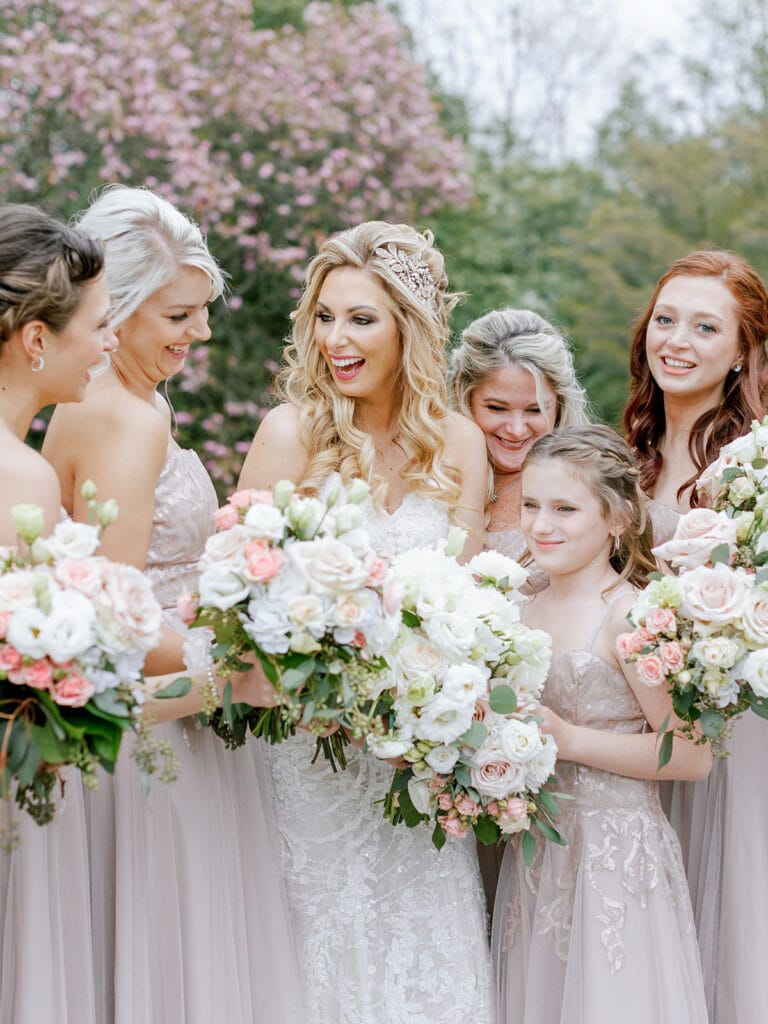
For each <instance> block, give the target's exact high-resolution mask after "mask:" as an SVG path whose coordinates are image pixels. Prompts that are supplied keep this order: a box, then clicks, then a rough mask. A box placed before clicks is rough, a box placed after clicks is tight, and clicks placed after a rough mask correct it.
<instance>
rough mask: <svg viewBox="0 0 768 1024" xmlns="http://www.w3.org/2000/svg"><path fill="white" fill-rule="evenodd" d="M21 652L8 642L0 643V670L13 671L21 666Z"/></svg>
mask: <svg viewBox="0 0 768 1024" xmlns="http://www.w3.org/2000/svg"><path fill="white" fill-rule="evenodd" d="M21 661H22V658H21V654H20V653H19V651H17V650H16V648H15V647H11V645H10V644H2V645H0V672H13V671H15V670H16V669H18V668H20V666H21Z"/></svg>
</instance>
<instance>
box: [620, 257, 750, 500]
mask: <svg viewBox="0 0 768 1024" xmlns="http://www.w3.org/2000/svg"><path fill="white" fill-rule="evenodd" d="M673 277H711V278H714V279H715V280H718V281H721V282H722V283H723V284H724V285H725V286H726V288H727V289H728V290H729V291H730V293H731V295H732V296H733V298H734V300H735V302H736V308H737V315H738V318H739V342H740V344H741V353H740V355H739V362H740V363H741V369H740V370H738V371H735V370H733V369H731V370H729V372H728V375H727V376H726V378H725V383H724V396H723V401H722V402H720V403H719V404H718V405H716V406H715V407H714V408H712V409H708V410H707V412H705V413H703V414H702V415H701V416H700V417H699V418H698V420H697V421H696V423H695V424H694V425H693V429H692V431H691V438H690V441H689V451H690V454H691V459H692V460H693V464H694V465H695V467H696V472H695V474H694V476H692V477H691V479H690V480H686V481H685V483H683V484H682V486H681V487H680V489H679V491H678V497H680V496H681V495H683V494H684V493H685V492H686V491H688V490H691V491H692V493H691V497H690V500H691V504H692V505H696V504H698V499H697V496H696V493H695V489H693V485H694V483H695V481H696V478H697V477H698V476H700V474H701V473H702V472H703V471H704V470H705V469H706V467H707V466H708V465H709V464H710V463H711V462H713V461H714V460H715V459H716V458H717V454H718V452H719V451H720V449H721V448H722V446H723V445H724V444H728V442H729V441H733V440H734V438H736V437H739V436H740V435H741V434H746V433H747V432H748V431H749V426H750V424H751V422H752V420H754V419H762V417H763V416H764V415H765V412H766V407H765V396H766V395H767V394H768V353H766V346H767V345H768V292H766V288H765V285H764V284H763V282H762V280H761V279H760V277H759V275H758V274H757V273H756V272H755V271H754V270H753V269H752V267H750V265H749V264H748V263H747V262H746V260H743V259H742V258H741V257H740V256H736V255H734V254H733V253H730V252H725V251H724V250H722V249H712V250H702V251H699V252H692V253H689V254H688V255H687V256H684V257H683V258H682V259H679V260H677V261H676V262H675V263H673V264H672V266H671V267H670V268H669V270H668V271H667V272H666V273H665V274H664V275H663V276H662V277H661V278H660V280H659V282H658V284H657V285H656V288H655V289H654V292H653V295H652V296H651V298H650V300H649V302H648V305H647V306H646V307H645V309H644V310H643V312H642V313H641V314H640V316H639V318H638V319H637V321H636V323H635V331H634V335H633V337H632V344H631V348H630V363H629V374H630V398H629V404H628V405H627V408H626V410H625V412H624V428H625V430H626V433H627V440H628V441H629V443H630V445H632V447H633V448H634V449H635V451H636V452H637V457H638V461H639V465H640V473H641V481H642V486H643V490H644V491H645V492H646V493H647V494H652V493H653V488H654V486H655V484H656V481H657V479H658V477H659V473H660V471H661V464H662V455H661V452H660V450H659V445H660V443H661V440H662V438H663V437H664V431H665V426H666V424H665V418H664V392H663V391H662V389H661V388H660V387H659V385H658V384H657V383H656V380H655V379H654V377H653V375H652V374H651V371H650V368H649V366H648V357H647V355H646V350H645V344H646V337H647V333H648V325H649V323H650V321H651V316H652V315H653V310H654V307H655V306H656V302H657V301H658V298H659V293H660V292H661V290H662V288H663V287H664V285H665V284H666V283H667V282H668V281H670V280H671V279H672V278H673Z"/></svg>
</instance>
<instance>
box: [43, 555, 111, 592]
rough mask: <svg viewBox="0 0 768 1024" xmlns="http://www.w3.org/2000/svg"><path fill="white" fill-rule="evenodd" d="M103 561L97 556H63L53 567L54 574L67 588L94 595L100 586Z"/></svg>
mask: <svg viewBox="0 0 768 1024" xmlns="http://www.w3.org/2000/svg"><path fill="white" fill-rule="evenodd" d="M103 565H104V563H103V561H101V560H100V559H98V558H65V559H64V560H63V561H61V562H58V563H57V565H56V566H55V568H54V576H55V577H56V579H57V580H58V582H59V583H60V584H61V585H62V586H63V587H66V588H67V589H68V590H76V591H78V593H80V594H86V595H87V596H88V597H95V596H96V594H98V593H99V592H100V590H101V588H102V583H103V578H102V568H103Z"/></svg>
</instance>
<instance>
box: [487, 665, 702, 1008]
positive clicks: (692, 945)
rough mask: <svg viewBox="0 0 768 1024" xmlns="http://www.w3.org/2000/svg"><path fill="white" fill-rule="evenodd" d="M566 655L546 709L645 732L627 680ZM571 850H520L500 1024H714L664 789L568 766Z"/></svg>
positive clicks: (501, 956) (507, 893)
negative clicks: (529, 855)
mask: <svg viewBox="0 0 768 1024" xmlns="http://www.w3.org/2000/svg"><path fill="white" fill-rule="evenodd" d="M592 646H593V645H590V647H589V649H586V650H565V651H560V652H558V653H555V654H554V655H553V659H552V667H551V670H550V675H549V678H548V680H547V683H546V686H545V690H544V698H543V702H544V703H545V704H546V705H548V706H549V707H551V708H552V709H553V710H554V711H555V712H557V714H559V715H560V716H561V717H562V718H564V719H566V720H567V721H569V722H574V723H578V724H579V725H582V726H585V727H587V728H592V729H601V730H607V731H611V732H617V733H638V732H642V731H644V730H645V729H646V728H647V724H646V720H645V718H644V716H643V713H642V711H641V709H640V705H639V704H638V702H637V700H636V698H635V696H634V694H633V693H632V690H631V688H630V687H629V686H628V684H627V682H626V680H625V679H624V676H623V675H622V674H621V672H619V671H618V669H617V668H615V667H613V666H611V665H609V664H607V663H606V662H605V661H603V660H602V659H601V658H599V657H598V656H597V655H596V654H594V653H593V651H592ZM553 788H554V789H555V790H556V791H558V792H562V793H566V794H570V795H571V796H572V797H573V800H572V801H564V800H563V801H560V806H561V808H562V810H561V815H560V819H559V826H558V827H559V828H560V829H561V832H562V834H563V836H564V838H565V839H566V840H567V843H568V845H567V846H566V847H558V846H555V845H554V844H552V843H547V844H544V843H543V842H539V843H538V846H537V852H536V856H535V859H534V861H533V864H532V866H531V867H530V868H528V867H526V865H525V862H524V860H523V857H522V851H521V847H520V844H519V842H517V841H513V842H511V843H510V844H509V846H508V849H507V852H506V855H505V858H504V863H503V865H502V872H501V878H500V880H499V888H498V893H497V897H496V907H495V913H494V922H493V939H492V945H493V955H494V960H495V965H496V968H497V972H498V986H499V991H498V1001H499V1017H498V1020H499V1024H615V1022H616V1021H621V1022H622V1024H647V1022H648V1021H654V1022H656V1021H658V1022H659V1024H661V1022H665V1021H675V1024H705V1022H706V1020H707V1017H706V1009H705V1005H704V991H703V982H702V977H701V969H700V966H699V958H698V951H697V946H696V934H695V929H694V924H693V915H692V912H691V906H690V901H689V897H688V890H687V886H686V882H685V875H684V872H683V867H682V862H681V857H680V849H679V846H678V843H677V839H676V837H675V834H674V832H673V830H672V828H671V827H670V825H669V823H668V822H667V820H666V818H665V817H664V814H663V812H662V810H661V806H660V804H659V798H658V792H657V786H656V784H655V783H654V782H648V781H642V780H637V779H630V778H624V777H623V776H619V775H614V774H613V773H611V772H604V771H599V770H597V769H594V768H589V767H586V766H585V765H581V764H574V763H569V762H558V765H557V783H556V785H555V786H554V787H553Z"/></svg>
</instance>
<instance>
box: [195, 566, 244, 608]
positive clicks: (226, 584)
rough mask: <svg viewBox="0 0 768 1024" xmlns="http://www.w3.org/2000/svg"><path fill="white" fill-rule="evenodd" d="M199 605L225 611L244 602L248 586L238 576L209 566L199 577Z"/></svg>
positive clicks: (222, 568) (223, 568) (226, 570)
mask: <svg viewBox="0 0 768 1024" xmlns="http://www.w3.org/2000/svg"><path fill="white" fill-rule="evenodd" d="M198 587H199V590H200V604H201V605H211V606H212V607H214V608H219V609H220V610H221V611H226V610H227V609H228V608H234V606H235V605H236V604H239V603H240V602H241V601H245V600H246V599H247V598H248V595H249V594H250V592H251V591H250V586H249V584H248V583H246V582H245V581H244V580H243V579H241V577H240V576H238V575H236V574H235V573H233V572H230V570H229V569H227V568H225V567H224V566H216V565H214V566H211V567H210V568H208V569H205V570H204V571H203V572H202V573H201V575H200V581H199V584H198Z"/></svg>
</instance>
